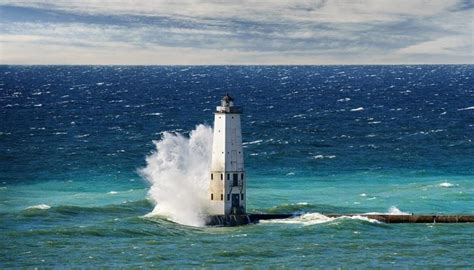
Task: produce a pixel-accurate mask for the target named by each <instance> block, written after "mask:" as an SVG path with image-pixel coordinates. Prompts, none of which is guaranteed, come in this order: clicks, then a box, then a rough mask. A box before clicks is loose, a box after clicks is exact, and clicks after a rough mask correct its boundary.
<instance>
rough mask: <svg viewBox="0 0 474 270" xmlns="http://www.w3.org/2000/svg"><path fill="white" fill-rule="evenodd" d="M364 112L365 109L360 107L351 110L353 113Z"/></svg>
mask: <svg viewBox="0 0 474 270" xmlns="http://www.w3.org/2000/svg"><path fill="white" fill-rule="evenodd" d="M363 110H364V107H358V108H354V109H351V112H360V111H363Z"/></svg>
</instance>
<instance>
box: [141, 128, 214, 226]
mask: <svg viewBox="0 0 474 270" xmlns="http://www.w3.org/2000/svg"><path fill="white" fill-rule="evenodd" d="M212 137H213V133H212V128H211V127H208V126H204V125H198V126H197V127H196V129H195V130H193V131H192V132H191V133H190V135H189V137H185V136H183V135H182V134H180V133H170V132H164V133H163V135H162V138H161V140H159V141H154V144H155V146H156V151H154V152H153V153H151V154H150V155H149V156H147V158H146V162H147V165H146V167H145V168H143V169H141V170H140V174H141V175H142V176H143V177H144V178H145V179H146V180H147V181H148V182H149V183H150V184H151V187H150V190H149V192H148V195H149V198H150V199H151V200H152V201H154V202H155V203H156V205H155V208H154V209H153V211H152V212H151V213H149V214H148V215H147V216H154V215H157V216H166V217H168V218H169V219H171V220H172V221H174V222H177V223H181V224H185V225H190V226H203V225H204V223H205V216H206V212H207V207H208V202H207V191H208V186H209V177H208V176H209V169H210V160H211V153H212Z"/></svg>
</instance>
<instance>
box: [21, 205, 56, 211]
mask: <svg viewBox="0 0 474 270" xmlns="http://www.w3.org/2000/svg"><path fill="white" fill-rule="evenodd" d="M49 208H51V206H49V205H47V204H38V205H33V206H28V207H27V208H26V209H39V210H47V209H49Z"/></svg>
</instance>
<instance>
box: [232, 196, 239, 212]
mask: <svg viewBox="0 0 474 270" xmlns="http://www.w3.org/2000/svg"><path fill="white" fill-rule="evenodd" d="M239 199H240V198H239V194H232V212H234V213H237V212H238V211H239V209H240V200H239Z"/></svg>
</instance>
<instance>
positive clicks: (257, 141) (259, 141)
mask: <svg viewBox="0 0 474 270" xmlns="http://www.w3.org/2000/svg"><path fill="white" fill-rule="evenodd" d="M261 142H263V140H256V141H251V142H244V143H242V145H248V144H257V143H261Z"/></svg>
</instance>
